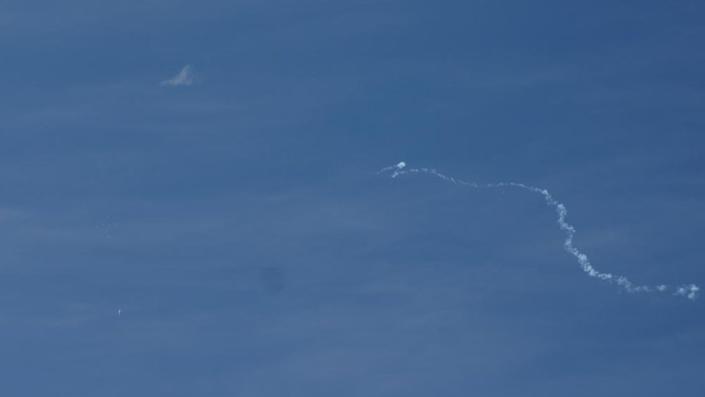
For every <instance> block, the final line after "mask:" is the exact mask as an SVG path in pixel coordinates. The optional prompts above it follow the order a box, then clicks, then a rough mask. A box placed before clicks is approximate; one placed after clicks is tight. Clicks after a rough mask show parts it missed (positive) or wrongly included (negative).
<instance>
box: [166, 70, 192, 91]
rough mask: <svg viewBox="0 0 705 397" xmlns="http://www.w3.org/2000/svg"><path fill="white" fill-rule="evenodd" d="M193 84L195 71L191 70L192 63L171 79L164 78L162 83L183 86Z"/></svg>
mask: <svg viewBox="0 0 705 397" xmlns="http://www.w3.org/2000/svg"><path fill="white" fill-rule="evenodd" d="M192 84H193V71H192V70H191V65H186V66H184V67H183V68H181V70H180V71H179V73H177V74H176V76H174V77H172V78H170V79H169V80H164V81H162V82H161V83H160V85H161V86H162V87H181V86H190V85H192Z"/></svg>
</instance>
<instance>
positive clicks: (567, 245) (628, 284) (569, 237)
mask: <svg viewBox="0 0 705 397" xmlns="http://www.w3.org/2000/svg"><path fill="white" fill-rule="evenodd" d="M378 174H389V175H390V176H391V177H392V178H396V177H398V176H400V175H406V174H424V175H430V176H433V177H436V178H439V179H442V180H443V181H445V182H449V183H452V184H454V185H459V186H466V187H469V188H471V189H505V188H518V189H521V190H525V191H528V192H531V193H535V194H539V195H541V196H542V197H543V198H544V200H545V201H546V205H548V206H549V207H551V208H553V209H554V210H555V211H556V214H557V215H558V220H557V222H558V226H559V227H560V229H561V230H562V231H563V232H564V234H565V240H564V241H563V249H564V250H565V251H566V252H568V253H569V254H571V255H572V256H574V257H575V258H576V260H577V261H578V264H579V265H580V267H581V268H582V270H583V271H584V272H585V273H587V275H588V276H590V277H594V278H597V279H600V280H602V281H605V282H608V283H615V284H617V285H618V286H620V287H621V288H623V289H625V290H626V291H627V292H662V293H664V292H670V293H672V294H673V295H676V296H685V297H687V298H688V299H691V300H694V299H695V298H697V295H698V291H700V288H699V287H698V286H697V285H695V284H684V285H678V286H673V287H671V286H668V285H665V284H659V285H656V286H650V285H637V284H634V283H633V282H632V281H630V280H629V279H628V278H626V277H625V276H620V275H616V274H612V273H603V272H600V271H598V270H597V269H595V268H594V267H593V266H592V263H590V259H588V257H587V255H585V254H584V253H582V252H581V251H580V250H579V249H578V248H576V247H575V246H574V245H573V237H574V236H575V232H576V230H575V227H573V225H571V224H569V223H568V222H567V221H566V217H567V216H568V209H567V208H566V206H565V205H564V204H563V203H561V202H559V201H558V200H556V199H554V198H553V196H551V193H549V192H548V190H546V189H542V188H538V187H535V186H530V185H525V184H523V183H518V182H495V183H487V184H477V183H474V182H465V181H462V180H460V179H455V178H453V177H451V176H447V175H444V174H441V173H440V172H438V171H436V170H435V169H433V168H406V163H405V162H403V161H401V162H399V163H397V164H396V165H393V166H390V167H384V168H382V169H381V170H380V171H379V172H378Z"/></svg>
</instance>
